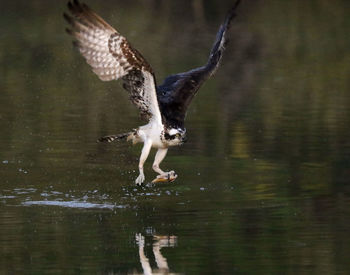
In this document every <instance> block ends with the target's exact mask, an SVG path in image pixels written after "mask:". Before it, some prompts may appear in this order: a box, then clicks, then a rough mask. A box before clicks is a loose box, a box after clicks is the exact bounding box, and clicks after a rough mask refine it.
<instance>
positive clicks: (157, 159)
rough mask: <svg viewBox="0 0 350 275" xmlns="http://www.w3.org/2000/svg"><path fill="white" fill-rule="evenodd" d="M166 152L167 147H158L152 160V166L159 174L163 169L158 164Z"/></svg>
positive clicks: (162, 172)
mask: <svg viewBox="0 0 350 275" xmlns="http://www.w3.org/2000/svg"><path fill="white" fill-rule="evenodd" d="M167 152H168V148H165V149H158V151H157V153H156V156H155V157H154V162H153V165H152V168H153V170H154V171H155V172H157V173H158V174H159V175H161V174H164V171H163V170H162V169H160V168H159V164H160V163H161V162H162V161H163V159H164V158H165V156H166V154H167Z"/></svg>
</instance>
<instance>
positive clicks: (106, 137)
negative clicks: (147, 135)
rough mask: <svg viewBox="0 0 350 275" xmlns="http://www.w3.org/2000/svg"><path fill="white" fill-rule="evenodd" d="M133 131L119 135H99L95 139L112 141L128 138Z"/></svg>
mask: <svg viewBox="0 0 350 275" xmlns="http://www.w3.org/2000/svg"><path fill="white" fill-rule="evenodd" d="M133 134H134V132H128V133H123V134H119V135H110V136H105V137H101V138H99V139H98V140H97V142H112V141H115V140H120V139H129V138H130V136H132V135H133Z"/></svg>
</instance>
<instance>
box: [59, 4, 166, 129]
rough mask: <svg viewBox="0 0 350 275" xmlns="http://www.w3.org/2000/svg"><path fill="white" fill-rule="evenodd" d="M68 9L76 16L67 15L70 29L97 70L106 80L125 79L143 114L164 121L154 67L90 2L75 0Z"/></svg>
mask: <svg viewBox="0 0 350 275" xmlns="http://www.w3.org/2000/svg"><path fill="white" fill-rule="evenodd" d="M68 8H69V10H70V12H71V14H72V16H70V15H67V14H64V17H65V18H66V20H67V21H68V22H69V24H70V25H71V27H72V28H71V29H67V31H68V33H70V34H71V35H73V36H74V37H75V39H76V42H75V45H76V46H77V47H78V49H79V51H80V53H81V54H82V55H83V56H84V58H85V60H86V62H87V63H88V64H89V65H90V66H91V67H92V70H93V72H94V73H95V74H96V75H97V76H98V77H99V78H100V79H101V80H102V81H111V80H117V79H119V78H122V79H123V81H124V88H126V89H127V90H128V91H129V93H130V99H131V101H132V102H133V103H134V104H135V105H136V106H137V107H138V108H139V110H140V112H141V116H142V117H144V118H146V119H153V120H156V121H157V122H158V123H161V115H160V111H159V107H158V101H157V95H156V87H155V80H154V75H153V70H152V68H151V66H150V65H149V64H148V63H147V61H146V60H145V59H144V58H143V57H142V55H141V54H140V53H139V52H138V51H137V50H136V49H134V48H133V47H132V46H131V45H130V43H129V42H128V41H127V40H126V38H125V37H124V36H122V35H121V34H119V32H118V31H117V30H115V29H114V28H113V27H112V26H110V25H109V24H108V23H107V22H105V21H104V20H103V19H102V18H101V17H100V16H98V15H97V14H96V13H95V12H93V11H92V10H91V9H90V8H89V7H88V6H87V5H85V4H81V3H79V2H78V1H74V2H69V3H68Z"/></svg>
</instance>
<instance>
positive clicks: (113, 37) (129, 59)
mask: <svg viewBox="0 0 350 275" xmlns="http://www.w3.org/2000/svg"><path fill="white" fill-rule="evenodd" d="M239 2H240V0H238V1H236V3H235V5H234V7H233V8H232V9H231V10H230V11H229V12H228V14H227V16H226V18H225V20H224V22H223V23H222V25H221V26H220V28H219V30H218V32H217V35H216V39H215V42H214V45H213V46H212V49H211V51H210V54H209V59H208V61H207V63H206V64H205V65H204V66H201V67H199V68H196V69H192V70H190V71H187V72H183V73H178V74H173V75H170V76H168V77H166V78H165V80H164V82H163V83H162V84H161V85H160V86H157V85H156V79H155V74H154V72H153V69H152V67H151V66H150V65H149V63H148V62H147V61H146V60H145V58H144V57H143V56H142V55H141V54H140V53H139V52H138V51H137V50H136V49H135V48H133V47H132V46H131V44H130V43H129V42H128V40H127V39H126V38H125V37H124V36H123V35H121V34H120V33H119V32H118V31H117V30H116V29H114V28H113V27H112V26H110V25H109V24H108V23H107V22H106V21H104V20H103V19H102V18H101V17H100V16H99V15H97V14H96V13H95V12H94V11H92V10H91V9H90V8H89V7H88V6H87V5H86V4H83V3H80V2H79V1H77V0H74V1H72V2H68V9H69V12H70V14H69V15H68V14H66V13H64V18H65V19H66V21H67V22H68V23H69V25H70V28H69V29H67V32H68V33H69V34H71V35H72V36H73V37H74V38H75V41H74V42H73V43H74V45H75V46H76V47H77V48H78V49H79V51H80V53H81V54H82V55H83V57H84V58H85V60H86V62H87V63H88V64H89V65H90V66H91V67H92V70H93V72H94V73H95V74H97V76H98V77H99V78H100V79H101V80H102V81H111V80H117V79H119V78H121V79H122V81H123V87H124V88H125V89H126V90H127V91H128V92H129V96H130V100H131V102H132V103H134V104H135V105H136V107H137V108H138V109H139V111H140V114H141V118H143V119H144V120H146V122H147V124H146V125H143V126H140V127H138V128H137V129H134V130H132V131H130V132H128V133H124V134H119V135H110V136H105V137H102V138H100V139H99V140H98V141H100V142H112V141H114V140H119V139H127V140H131V141H132V142H133V143H134V144H135V143H139V142H143V143H144V145H143V148H142V152H141V156H140V160H139V176H138V177H137V178H136V180H135V183H136V184H138V185H141V184H142V183H143V182H144V180H145V175H144V172H143V166H144V163H145V161H146V159H147V157H148V155H149V153H150V150H151V148H152V147H153V148H156V149H157V153H156V155H155V159H154V162H153V165H152V168H153V170H154V171H155V172H157V173H158V174H159V175H158V176H157V177H156V179H155V180H154V181H153V182H161V181H173V180H175V179H176V178H177V174H176V173H175V172H174V171H170V172H164V171H163V170H162V169H160V167H159V165H160V163H161V162H162V160H163V159H164V157H165V156H166V154H167V152H168V148H169V147H171V146H177V145H181V144H183V143H184V142H185V141H186V128H185V125H184V121H185V117H186V112H187V109H188V106H189V105H190V103H191V101H192V99H193V97H194V96H195V94H196V93H197V91H198V89H199V88H200V86H201V85H202V84H203V82H204V81H206V80H207V79H208V78H209V77H210V76H212V75H213V74H214V73H215V71H216V69H217V68H218V66H219V63H220V61H221V59H222V55H223V52H224V50H225V45H226V43H227V38H226V36H227V31H228V29H229V27H230V22H231V21H232V19H233V18H234V17H235V15H236V14H235V11H236V8H237V6H238V4H239Z"/></svg>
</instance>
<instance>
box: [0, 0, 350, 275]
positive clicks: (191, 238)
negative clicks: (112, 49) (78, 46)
mask: <svg viewBox="0 0 350 275" xmlns="http://www.w3.org/2000/svg"><path fill="white" fill-rule="evenodd" d="M243 2H244V3H242V5H241V7H240V9H239V17H238V18H237V20H236V21H235V22H234V23H233V25H232V29H231V31H230V36H231V42H230V44H229V45H228V46H227V51H226V53H225V58H224V61H223V63H222V66H221V67H220V69H219V70H218V72H217V74H216V75H215V77H214V78H213V79H211V80H210V81H208V82H207V83H206V84H205V85H204V86H203V87H202V88H201V90H200V92H199V94H198V96H197V97H196V98H195V100H194V101H193V103H192V105H191V107H190V110H189V113H188V116H187V121H186V123H187V124H186V127H187V131H188V138H189V141H188V142H187V143H186V144H185V145H184V146H181V147H178V148H171V149H170V150H169V153H168V156H167V157H166V159H165V161H164V162H163V163H162V167H163V168H164V169H166V170H175V171H176V172H177V173H178V174H179V178H178V179H177V180H176V181H175V182H173V183H165V184H157V185H154V184H151V183H150V182H151V180H152V179H153V178H154V177H155V173H154V172H153V171H152V169H151V163H152V158H153V154H152V155H151V156H150V159H149V160H148V161H147V162H146V168H145V174H146V181H147V183H146V184H145V186H142V187H137V186H135V185H134V180H135V178H136V177H137V171H136V170H137V163H138V157H139V154H140V150H141V147H140V146H139V145H137V146H131V145H130V144H127V143H124V142H117V143H112V144H98V143H96V139H97V138H99V137H100V136H103V135H106V134H114V133H122V132H125V131H128V130H129V129H132V128H134V127H137V126H139V125H141V124H142V122H141V121H140V120H139V118H138V114H137V111H136V109H135V107H134V106H133V105H132V104H131V103H130V102H129V101H128V95H127V93H126V92H125V91H124V90H123V89H122V87H121V85H120V83H117V82H111V83H106V82H101V81H99V80H98V78H97V77H96V76H95V75H94V74H93V73H92V72H91V70H90V68H89V66H88V65H87V64H85V62H84V60H83V58H81V57H80V56H79V54H78V53H77V52H76V51H75V50H74V49H73V48H72V46H71V39H70V37H69V36H68V35H66V34H65V32H64V28H65V27H66V26H65V22H64V21H63V19H62V13H63V11H64V10H65V9H66V8H65V5H66V3H65V1H55V2H51V1H50V3H49V2H48V1H31V2H28V1H19V0H17V1H11V2H4V3H1V4H0V8H1V10H2V11H5V12H4V14H3V16H2V17H1V19H0V23H1V25H2V26H5V27H3V28H2V32H1V34H0V37H1V40H0V49H1V50H0V64H1V66H0V72H1V81H0V175H1V178H0V255H1V257H0V273H3V274H14V273H28V274H44V273H67V274H75V273H77V274H80V273H83V274H85V273H87V274H90V273H92V274H94V273H98V274H105V273H108V274H125V273H135V274H136V273H143V272H145V273H147V272H148V273H149V272H151V270H153V272H160V273H161V272H163V273H164V272H171V273H178V274H232V273H236V274H257V273H263V274H281V273H289V274H346V273H348V270H349V269H350V264H349V261H348V259H349V257H350V237H349V230H350V225H349V222H348V221H349V218H350V210H349V209H350V207H349V203H350V197H349V194H350V188H349V184H348V182H349V177H350V128H349V125H350V114H349V110H350V94H349V88H350V82H349V73H350V51H349V49H350V38H349V36H348V35H347V33H348V30H349V28H350V5H349V3H348V2H347V1H341V0H337V1H332V2H329V1H321V0H319V1H316V0H312V1H307V2H305V1H251V2H250V1H248V2H247V1H243ZM88 3H89V5H90V6H91V7H93V8H94V9H95V10H96V11H98V12H99V13H100V14H101V15H102V16H103V17H104V18H106V19H107V20H108V21H109V22H110V23H111V24H112V25H113V26H116V27H117V29H118V30H119V31H120V32H121V33H123V34H124V35H125V36H127V37H128V39H129V40H130V42H131V43H132V44H133V46H134V47H136V48H137V49H139V50H140V51H141V52H142V53H143V54H144V56H145V57H146V58H147V60H148V61H149V62H150V63H151V64H152V66H153V68H154V70H155V71H156V74H157V81H158V82H159V83H160V82H161V81H162V80H163V78H164V77H165V76H166V75H168V74H171V73H176V72H180V71H186V70H188V69H191V68H193V67H196V66H199V65H202V64H203V63H204V62H205V60H206V58H207V55H208V51H209V49H210V46H211V43H212V41H213V39H214V37H215V32H216V30H217V27H218V25H219V23H220V22H221V20H222V18H223V16H224V14H225V13H226V11H227V9H228V7H230V6H231V5H232V3H231V2H230V1H220V3H219V4H218V3H217V1H197V0H193V1H161V2H159V1H128V3H126V2H125V1H103V2H101V1H100V2H98V1H89V2H88Z"/></svg>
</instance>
